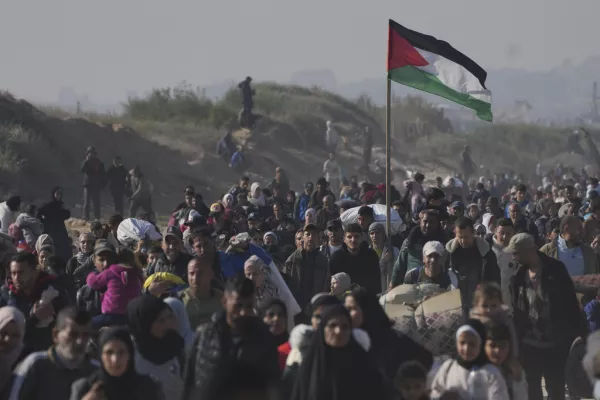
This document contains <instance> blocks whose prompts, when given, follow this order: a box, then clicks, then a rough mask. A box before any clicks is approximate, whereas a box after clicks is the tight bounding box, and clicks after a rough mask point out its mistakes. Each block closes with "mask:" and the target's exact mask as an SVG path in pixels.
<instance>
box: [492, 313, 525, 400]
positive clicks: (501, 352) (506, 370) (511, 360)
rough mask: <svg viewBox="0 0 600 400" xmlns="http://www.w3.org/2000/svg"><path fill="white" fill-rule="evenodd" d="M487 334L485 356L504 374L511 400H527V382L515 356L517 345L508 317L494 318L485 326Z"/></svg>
mask: <svg viewBox="0 0 600 400" xmlns="http://www.w3.org/2000/svg"><path fill="white" fill-rule="evenodd" d="M485 333H486V335H487V340H486V342H485V354H486V356H487V358H488V359H489V360H490V362H491V363H492V364H494V365H495V366H496V367H498V368H499V369H500V371H501V372H502V375H503V376H504V379H505V380H506V385H507V386H508V392H509V394H510V398H511V400H527V398H528V394H527V380H526V379H525V373H524V372H523V368H522V367H521V365H520V364H519V362H518V361H517V358H516V356H515V351H514V349H516V345H515V343H514V342H513V336H512V335H511V328H510V325H509V323H508V320H507V319H506V317H505V316H501V315H497V316H494V317H492V318H491V319H490V320H489V321H488V322H487V323H486V324H485Z"/></svg>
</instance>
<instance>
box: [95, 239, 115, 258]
mask: <svg viewBox="0 0 600 400" xmlns="http://www.w3.org/2000/svg"><path fill="white" fill-rule="evenodd" d="M104 252H110V253H116V251H115V248H114V247H113V245H112V244H110V243H108V241H107V240H105V239H100V240H97V241H96V245H95V246H94V255H95V256H97V255H98V254H100V253H104Z"/></svg>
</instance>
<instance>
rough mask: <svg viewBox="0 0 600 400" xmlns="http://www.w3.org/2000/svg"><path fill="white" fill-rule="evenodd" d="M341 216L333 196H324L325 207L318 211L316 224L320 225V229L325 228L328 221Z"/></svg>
mask: <svg viewBox="0 0 600 400" xmlns="http://www.w3.org/2000/svg"><path fill="white" fill-rule="evenodd" d="M339 217H340V212H339V211H338V209H337V207H336V205H335V203H334V202H333V197H331V196H325V197H323V207H322V208H321V209H320V210H319V211H317V222H316V225H317V226H318V227H319V229H321V230H324V229H325V228H326V226H327V222H328V221H331V220H335V219H338V218H339Z"/></svg>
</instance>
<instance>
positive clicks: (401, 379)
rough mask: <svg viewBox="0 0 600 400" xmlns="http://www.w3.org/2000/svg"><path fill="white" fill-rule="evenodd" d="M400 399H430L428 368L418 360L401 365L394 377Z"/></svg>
mask: <svg viewBox="0 0 600 400" xmlns="http://www.w3.org/2000/svg"><path fill="white" fill-rule="evenodd" d="M394 388H395V389H396V391H398V393H399V394H400V396H399V397H398V400H429V396H428V395H427V392H426V391H427V370H426V369H425V367H423V366H422V365H421V364H420V363H418V362H416V361H409V362H406V363H404V364H402V365H401V366H400V368H399V369H398V372H397V373H396V378H395V379H394Z"/></svg>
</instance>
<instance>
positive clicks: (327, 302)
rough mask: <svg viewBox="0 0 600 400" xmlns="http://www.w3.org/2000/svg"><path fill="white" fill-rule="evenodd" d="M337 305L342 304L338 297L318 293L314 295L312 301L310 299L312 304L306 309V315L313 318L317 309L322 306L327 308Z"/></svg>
mask: <svg viewBox="0 0 600 400" xmlns="http://www.w3.org/2000/svg"><path fill="white" fill-rule="evenodd" d="M337 304H342V303H341V301H340V299H338V298H337V297H335V296H332V295H330V294H329V293H324V292H323V293H318V294H316V295H314V296H313V298H312V299H310V304H309V305H308V306H307V307H306V308H307V310H306V314H308V316H309V317H311V316H312V315H313V313H314V312H315V310H316V309H317V308H319V307H321V306H325V307H327V306H333V305H337Z"/></svg>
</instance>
